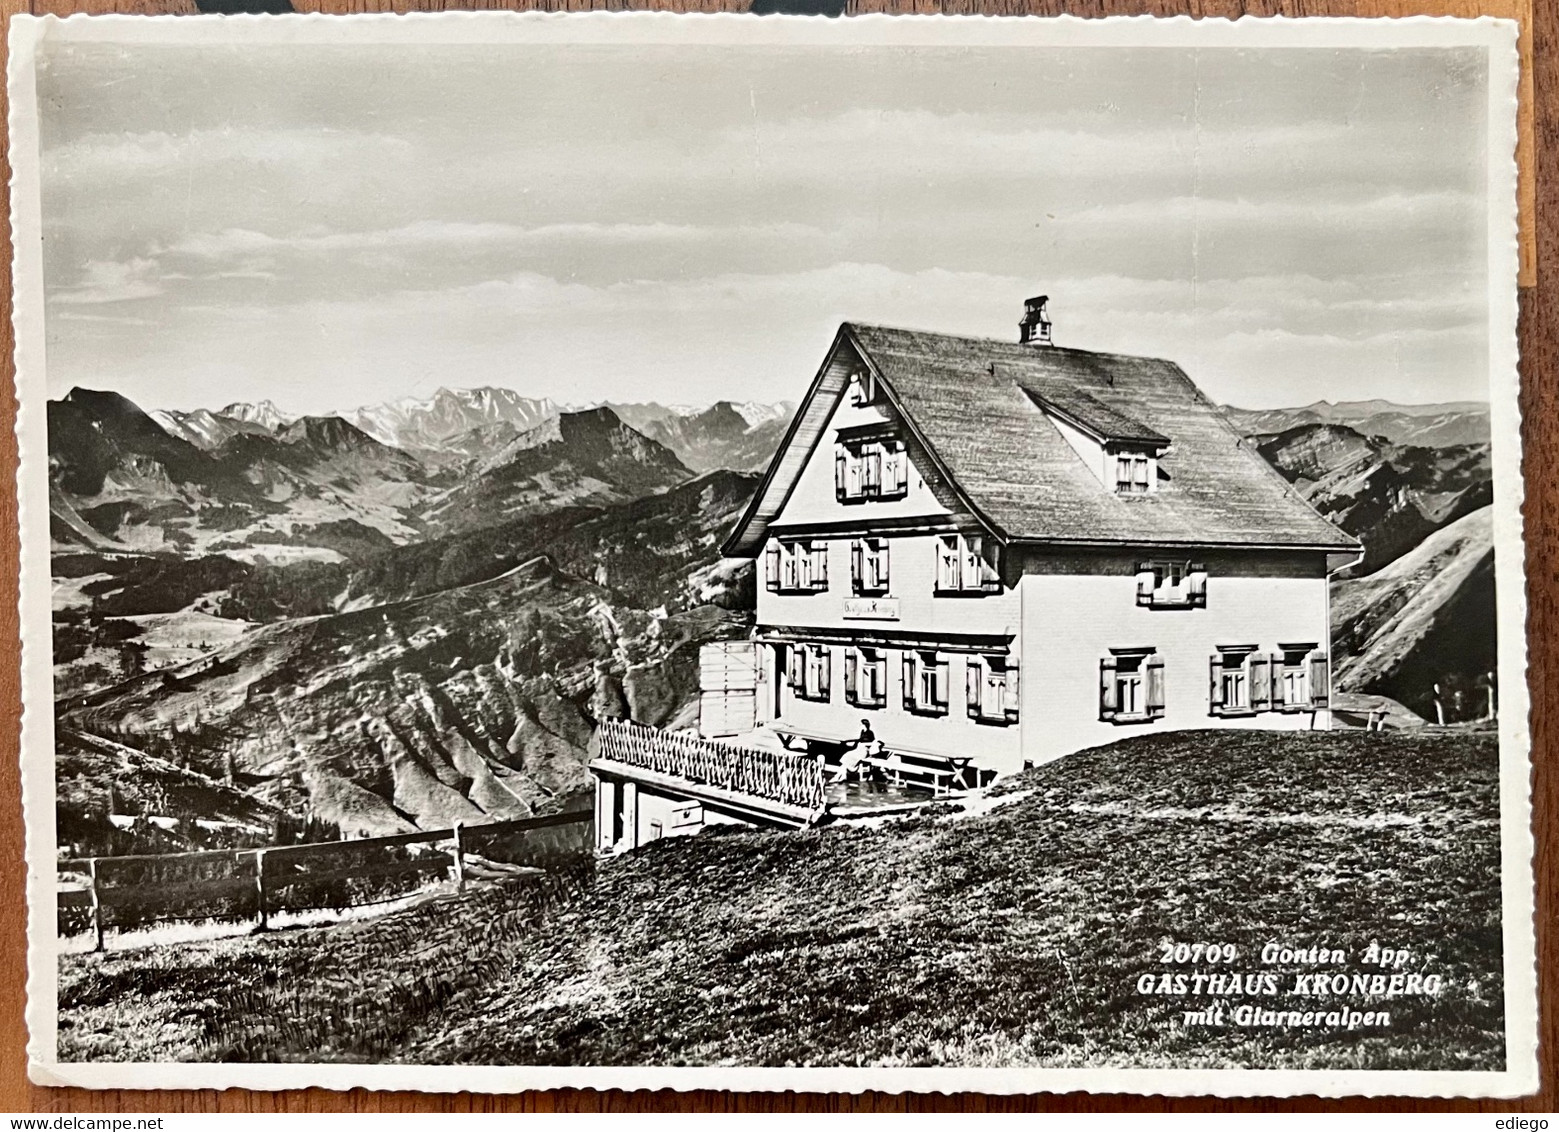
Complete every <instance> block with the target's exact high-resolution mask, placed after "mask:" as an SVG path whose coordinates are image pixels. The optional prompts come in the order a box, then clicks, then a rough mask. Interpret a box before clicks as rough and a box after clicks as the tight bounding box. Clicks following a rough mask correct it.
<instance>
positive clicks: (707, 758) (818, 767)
mask: <svg viewBox="0 0 1559 1132" xmlns="http://www.w3.org/2000/svg"><path fill="white" fill-rule="evenodd" d="M600 739H601V757H602V758H603V759H608V760H610V761H612V762H615V763H622V764H624V765H625V766H632V767H639V768H640V769H643V770H648V771H652V772H654V773H656V774H666V775H671V776H672V777H674V778H682V779H686V780H687V781H688V782H694V783H699V784H702V785H705V786H715V787H718V788H720V789H722V790H731V791H735V792H736V793H740V794H750V795H753V796H754V797H758V798H767V799H769V800H770V801H774V802H783V803H785V804H786V805H790V806H800V807H802V808H804V809H808V810H821V809H822V808H823V801H824V783H823V764H822V763H821V762H820V761H818V760H817V759H816V758H813V757H812V756H810V755H796V754H790V753H788V752H783V751H765V750H760V749H758V748H754V747H738V746H735V745H734V744H730V743H717V742H715V741H713V740H711V739H705V738H704V737H703V736H701V735H696V734H694V733H693V732H691V731H658V730H656V729H655V728H653V727H644V726H642V725H641V724H637V723H628V722H623V721H620V720H614V719H605V720H602V721H601V725H600Z"/></svg>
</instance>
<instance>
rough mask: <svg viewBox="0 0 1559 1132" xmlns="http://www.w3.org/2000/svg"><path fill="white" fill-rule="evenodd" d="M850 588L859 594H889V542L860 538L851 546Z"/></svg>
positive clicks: (879, 539)
mask: <svg viewBox="0 0 1559 1132" xmlns="http://www.w3.org/2000/svg"><path fill="white" fill-rule="evenodd" d="M850 588H851V589H853V590H854V591H855V592H856V593H858V594H880V593H887V592H888V540H887V539H885V538H858V539H856V540H855V541H854V542H852V543H851V544H850Z"/></svg>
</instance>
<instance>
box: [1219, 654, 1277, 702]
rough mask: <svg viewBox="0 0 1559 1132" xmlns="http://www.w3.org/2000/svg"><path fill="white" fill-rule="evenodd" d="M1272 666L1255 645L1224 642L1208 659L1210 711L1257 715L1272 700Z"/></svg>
mask: <svg viewBox="0 0 1559 1132" xmlns="http://www.w3.org/2000/svg"><path fill="white" fill-rule="evenodd" d="M1271 681H1272V670H1271V665H1270V664H1269V663H1268V660H1267V658H1266V657H1265V656H1263V655H1261V654H1260V653H1258V652H1257V651H1256V646H1255V645H1221V646H1219V649H1218V651H1217V652H1215V653H1213V655H1212V656H1211V657H1210V658H1208V661H1207V705H1208V713H1209V714H1210V715H1221V716H1237V715H1255V714H1256V713H1257V712H1258V711H1266V710H1267V708H1268V707H1270V706H1271V703H1272V683H1271Z"/></svg>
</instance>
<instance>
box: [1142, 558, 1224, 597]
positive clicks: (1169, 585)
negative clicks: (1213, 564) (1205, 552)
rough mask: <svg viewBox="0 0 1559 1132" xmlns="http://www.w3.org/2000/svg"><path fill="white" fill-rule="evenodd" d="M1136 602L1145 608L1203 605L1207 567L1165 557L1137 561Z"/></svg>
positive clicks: (1205, 593)
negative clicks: (1148, 560) (1149, 560)
mask: <svg viewBox="0 0 1559 1132" xmlns="http://www.w3.org/2000/svg"><path fill="white" fill-rule="evenodd" d="M1137 604H1138V605H1141V606H1146V607H1147V608H1149V609H1205V608H1207V567H1206V566H1204V565H1202V564H1201V563H1200V562H1186V561H1183V560H1169V559H1158V560H1154V561H1151V562H1139V563H1137Z"/></svg>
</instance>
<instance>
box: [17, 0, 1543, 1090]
mask: <svg viewBox="0 0 1559 1132" xmlns="http://www.w3.org/2000/svg"><path fill="white" fill-rule="evenodd" d="M294 4H295V7H296V8H297V9H298V10H299V11H310V12H329V13H345V12H410V11H419V12H429V11H446V10H449V11H454V10H469V9H518V10H529V9H538V10H543V11H588V10H596V9H599V10H652V9H664V10H669V11H694V12H717V11H733V12H742V11H746V10H747V9H748V6H749V0H629V2H626V3H624V2H622V0H606V2H596V0H561V2H556V3H550V2H545V0H543V2H540V3H524V2H520V0H496V2H489V0H469V2H460V0H454V2H445V0H415V2H411V0H391V2H381V0H294ZM847 4H848V7H847V9H846V11H847V14H851V15H853V14H861V13H866V12H888V13H921V14H935V13H939V12H946V13H955V12H956V13H983V14H990V15H1022V14H1028V15H1042V16H1045V15H1059V14H1062V13H1067V14H1071V15H1077V16H1107V15H1142V14H1152V15H1159V16H1172V15H1191V16H1209V17H1227V18H1234V17H1237V16H1241V15H1255V16H1272V15H1283V16H1409V15H1420V14H1424V15H1455V16H1476V15H1492V16H1501V17H1506V18H1511V19H1517V20H1519V21H1520V22H1521V64H1522V75H1521V89H1520V99H1521V106H1520V111H1519V123H1518V128H1519V132H1520V142H1519V145H1518V160H1519V161H1520V165H1521V174H1520V189H1519V194H1520V205H1521V229H1522V234H1521V278H1520V283H1521V290H1520V304H1521V317H1520V327H1519V338H1520V347H1521V412H1522V428H1521V438H1522V444H1523V449H1524V472H1525V475H1526V503H1525V506H1524V512H1525V522H1526V539H1527V562H1526V568H1527V600H1528V606H1529V612H1528V628H1527V637H1528V644H1527V649H1528V665H1529V671H1528V682H1529V685H1530V689H1531V695H1532V754H1533V763H1534V778H1533V796H1532V819H1533V826H1534V829H1535V830H1536V831H1537V854H1536V861H1535V867H1536V871H1537V957H1538V968H1539V969H1538V993H1539V998H1540V1011H1541V1019H1540V1027H1539V1036H1540V1041H1541V1044H1542V1051H1541V1067H1542V1091H1541V1092H1540V1093H1538V1094H1537V1095H1536V1096H1533V1097H1529V1098H1523V1099H1520V1100H1515V1101H1438V1100H1419V1099H1411V1098H1406V1099H1404V1098H1356V1099H1351V1100H1335V1101H1334V1100H1320V1099H1317V1098H1294V1099H1288V1100H1220V1099H1218V1098H1201V1099H1198V1098H1184V1099H1166V1098H1159V1097H1130V1096H1106V1095H1092V1094H1086V1093H1073V1094H1067V1095H1060V1096H1051V1095H1046V1094H1039V1095H1035V1096H1020V1097H986V1096H981V1095H978V1094H955V1095H952V1096H942V1095H918V1094H902V1095H890V1094H883V1093H866V1094H863V1095H859V1096H851V1095H831V1094H795V1093H782V1094H766V1093H730V1092H713V1091H694V1092H685V1093H678V1092H674V1091H672V1090H664V1091H660V1092H632V1093H626V1092H620V1091H611V1092H604V1093H598V1092H593V1091H590V1090H579V1089H563V1090H557V1091H553V1092H544V1093H543V1092H529V1093H518V1094H514V1095H511V1096H488V1095H481V1094H464V1093H455V1094H439V1093H429V1094H423V1093H389V1092H370V1091H367V1090H362V1089H355V1090H352V1091H350V1092H345V1093H342V1092H332V1091H330V1090H326V1089H304V1090H295V1091H290V1092H285V1093H265V1092H249V1091H246V1090H241V1089H230V1090H226V1091H221V1092H218V1091H216V1090H211V1089H204V1090H195V1089H191V1090H160V1091H153V1092H134V1091H127V1090H104V1091H100V1092H97V1091H92V1090H87V1089H46V1088H41V1087H39V1086H35V1085H33V1084H31V1083H30V1082H29V1081H28V1080H27V1074H26V1069H25V1055H24V1046H25V1042H26V1027H25V1025H24V1022H23V1008H24V1006H25V987H24V985H23V981H22V971H23V969H24V967H25V963H26V926H27V925H26V917H27V913H26V895H25V892H24V887H23V867H22V860H23V852H22V804H21V791H20V785H19V781H18V774H17V754H18V744H19V738H20V717H21V694H20V673H19V669H18V664H19V658H20V643H19V640H18V622H17V611H16V608H17V607H16V594H17V589H16V586H17V573H16V567H17V542H16V538H17V536H16V499H15V497H14V495H12V494H11V493H10V492H9V491H7V492H5V493H4V494H3V495H0V640H3V641H4V642H5V656H4V660H3V662H0V705H4V706H3V709H0V713H3V714H0V739H3V750H0V860H4V861H5V862H7V866H6V867H5V868H4V869H0V956H3V958H4V961H5V962H4V965H5V967H6V968H7V969H8V970H10V971H11V972H13V974H12V976H11V977H10V978H8V979H5V980H4V981H0V1111H5V1112H32V1111H37V1112H136V1111H144V1112H191V1113H195V1112H210V1111H235V1112H331V1111H340V1110H345V1111H355V1112H399V1111H433V1112H442V1111H449V1112H506V1111H513V1112H545V1111H552V1110H560V1111H596V1110H606V1111H667V1110H670V1111H676V1110H709V1109H713V1110H730V1111H749V1112H766V1111H791V1110H812V1111H823V1112H832V1111H852V1110H854V1111H867V1112H884V1111H886V1112H902V1111H959V1110H965V1111H993V1112H1000V1111H1045V1110H1090V1109H1092V1110H1105V1111H1108V1110H1132V1111H1142V1112H1162V1111H1173V1110H1210V1111H1283V1110H1295V1109H1297V1110H1320V1111H1347V1110H1358V1109H1380V1110H1399V1111H1430V1112H1432V1111H1441V1110H1446V1109H1452V1110H1462V1111H1472V1112H1477V1111H1487V1112H1499V1111H1507V1110H1509V1111H1533V1112H1539V1111H1540V1112H1552V1111H1554V1110H1555V1108H1556V1107H1559V1059H1556V1057H1555V1055H1554V1049H1555V1045H1556V1043H1559V1027H1556V1026H1555V1007H1559V997H1556V989H1555V988H1556V975H1559V937H1556V935H1555V932H1554V930H1553V929H1554V925H1553V916H1554V891H1553V889H1554V838H1553V836H1552V835H1551V831H1550V823H1551V821H1552V815H1553V812H1554V802H1555V793H1556V779H1555V776H1554V770H1553V765H1552V759H1551V757H1550V756H1551V753H1552V751H1553V747H1554V743H1555V738H1556V736H1555V733H1554V730H1553V728H1554V718H1555V717H1554V710H1555V708H1559V681H1556V680H1555V679H1553V678H1552V677H1551V676H1550V673H1551V672H1552V670H1553V666H1554V663H1555V661H1556V660H1559V649H1556V646H1555V638H1556V634H1559V610H1556V603H1559V565H1556V564H1555V563H1556V562H1559V531H1556V524H1555V509H1556V507H1559V490H1556V489H1555V486H1554V483H1553V477H1554V476H1555V474H1559V425H1556V422H1559V392H1556V388H1555V382H1556V380H1559V377H1556V364H1559V353H1556V351H1559V312H1556V309H1555V300H1556V290H1555V279H1554V272H1555V270H1556V268H1559V217H1556V214H1555V211H1554V205H1555V203H1556V196H1559V194H1556V192H1555V177H1556V172H1559V171H1556V169H1555V161H1556V160H1559V151H1556V147H1555V143H1556V140H1559V139H1556V136H1555V135H1556V132H1559V122H1556V121H1555V112H1556V110H1559V97H1556V93H1555V88H1556V86H1559V55H1556V53H1555V52H1556V48H1559V44H1556V42H1555V37H1556V35H1559V4H1556V3H1555V2H1554V0H1542V2H1540V3H1537V4H1536V5H1535V11H1534V4H1533V0H1253V2H1249V3H1245V2H1241V0H1208V2H1201V0H1159V2H1154V0H1076V2H1071V3H1068V2H1066V0H945V2H938V0H847ZM781 6H782V7H783V5H781ZM0 11H3V12H4V13H5V14H6V15H7V16H9V15H10V14H12V13H17V12H31V13H34V14H36V15H45V14H56V15H68V14H71V13H74V12H93V13H96V12H124V13H132V14H154V13H173V14H193V13H194V12H195V11H196V6H195V0H0ZM0 97H3V95H0ZM3 129H4V121H3V118H0V130H3ZM10 174H11V171H10V167H9V164H4V167H3V168H0V176H3V177H4V179H5V181H6V183H9V182H10ZM0 229H3V230H0V273H3V275H4V290H5V294H6V315H5V320H4V325H3V328H0V356H3V358H4V362H3V365H4V373H3V375H0V418H3V419H4V421H5V426H4V427H3V428H0V476H3V477H4V479H5V480H6V482H14V477H15V468H16V439H15V436H14V435H13V433H12V430H11V428H10V427H9V426H10V425H11V424H13V423H14V421H15V413H16V399H15V385H14V377H15V373H14V362H13V356H12V355H13V351H12V341H11V321H10V294H11V287H10V264H11V241H10V230H9V227H8V226H0Z"/></svg>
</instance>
